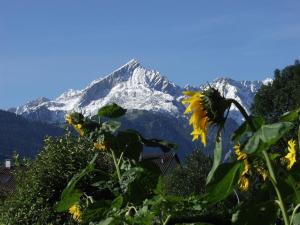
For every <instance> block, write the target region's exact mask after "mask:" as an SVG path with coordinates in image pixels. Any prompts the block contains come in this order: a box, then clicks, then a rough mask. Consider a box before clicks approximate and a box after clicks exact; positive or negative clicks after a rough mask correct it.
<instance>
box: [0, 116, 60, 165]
mask: <svg viewBox="0 0 300 225" xmlns="http://www.w3.org/2000/svg"><path fill="white" fill-rule="evenodd" d="M0 124H1V126H0V160H1V161H0V162H3V160H4V158H5V157H11V156H12V154H13V152H14V151H16V152H17V153H19V154H20V155H21V156H26V157H32V156H34V155H35V154H36V153H37V152H38V151H39V149H40V148H41V147H42V145H43V139H44V137H45V136H46V135H50V136H59V135H62V134H63V133H64V130H63V129H62V128H59V127H56V126H54V125H49V124H44V123H40V122H29V121H27V120H26V119H24V118H23V117H21V116H17V115H15V114H14V113H10V112H6V111H3V110H0Z"/></svg>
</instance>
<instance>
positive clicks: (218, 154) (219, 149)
mask: <svg viewBox="0 0 300 225" xmlns="http://www.w3.org/2000/svg"><path fill="white" fill-rule="evenodd" d="M221 159H222V138H221V137H220V139H219V141H217V142H216V146H215V150H214V162H213V166H212V168H211V170H210V172H209V174H208V176H207V178H206V185H207V184H209V183H210V182H211V180H212V178H213V176H214V173H215V171H216V169H217V168H218V166H219V165H220V163H221Z"/></svg>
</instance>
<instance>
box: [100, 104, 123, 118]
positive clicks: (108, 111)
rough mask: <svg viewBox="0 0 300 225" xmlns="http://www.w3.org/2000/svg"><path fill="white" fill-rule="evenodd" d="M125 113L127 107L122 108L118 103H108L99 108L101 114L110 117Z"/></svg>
mask: <svg viewBox="0 0 300 225" xmlns="http://www.w3.org/2000/svg"><path fill="white" fill-rule="evenodd" d="M125 113H126V109H124V108H122V107H121V106H119V105H117V104H116V103H112V104H110V105H106V106H104V107H102V108H101V109H99V110H98V115H99V116H104V117H108V118H117V117H120V116H123V115H124V114H125Z"/></svg>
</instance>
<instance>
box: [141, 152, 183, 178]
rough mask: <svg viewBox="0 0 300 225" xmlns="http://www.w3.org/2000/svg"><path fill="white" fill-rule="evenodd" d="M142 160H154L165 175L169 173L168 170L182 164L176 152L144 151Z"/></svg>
mask: <svg viewBox="0 0 300 225" xmlns="http://www.w3.org/2000/svg"><path fill="white" fill-rule="evenodd" d="M140 160H141V161H151V162H153V163H154V164H155V165H156V166H158V168H159V169H160V171H161V173H162V174H163V175H165V174H166V173H168V171H169V170H170V169H173V168H174V167H175V166H176V165H180V160H179V158H178V156H177V154H176V153H175V152H167V153H143V154H142V155H141V158H140Z"/></svg>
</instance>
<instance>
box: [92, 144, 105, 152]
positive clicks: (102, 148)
mask: <svg viewBox="0 0 300 225" xmlns="http://www.w3.org/2000/svg"><path fill="white" fill-rule="evenodd" d="M94 148H95V149H97V150H100V151H104V150H105V149H106V146H105V144H104V143H102V142H95V143H94Z"/></svg>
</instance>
